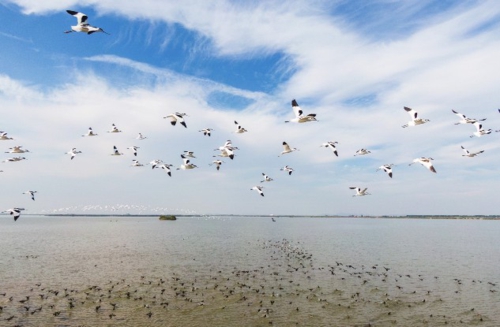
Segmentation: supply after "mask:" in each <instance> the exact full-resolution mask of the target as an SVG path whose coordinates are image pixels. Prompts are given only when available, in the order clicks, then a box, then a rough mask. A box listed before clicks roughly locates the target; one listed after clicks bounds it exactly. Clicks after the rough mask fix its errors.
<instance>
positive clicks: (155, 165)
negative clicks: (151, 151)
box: [149, 159, 163, 169]
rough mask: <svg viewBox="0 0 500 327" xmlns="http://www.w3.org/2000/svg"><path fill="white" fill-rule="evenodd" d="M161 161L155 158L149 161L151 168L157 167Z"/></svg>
mask: <svg viewBox="0 0 500 327" xmlns="http://www.w3.org/2000/svg"><path fill="white" fill-rule="evenodd" d="M162 163H163V161H162V160H160V159H156V160H153V161H151V162H150V163H149V164H150V165H151V169H155V168H156V167H158V168H159V165H161V164H162Z"/></svg>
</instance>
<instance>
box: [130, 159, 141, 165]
mask: <svg viewBox="0 0 500 327" xmlns="http://www.w3.org/2000/svg"><path fill="white" fill-rule="evenodd" d="M142 166H144V165H143V164H141V163H140V162H139V161H138V160H136V159H134V160H132V167H142Z"/></svg>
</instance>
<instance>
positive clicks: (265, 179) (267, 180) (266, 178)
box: [260, 173, 273, 183]
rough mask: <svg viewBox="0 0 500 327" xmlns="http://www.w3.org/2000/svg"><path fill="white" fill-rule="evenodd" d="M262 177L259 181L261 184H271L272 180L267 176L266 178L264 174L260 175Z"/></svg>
mask: <svg viewBox="0 0 500 327" xmlns="http://www.w3.org/2000/svg"><path fill="white" fill-rule="evenodd" d="M262 177H263V178H264V179H263V180H261V181H260V182H261V183H264V182H271V181H273V179H272V178H271V177H269V176H267V175H266V174H264V173H262Z"/></svg>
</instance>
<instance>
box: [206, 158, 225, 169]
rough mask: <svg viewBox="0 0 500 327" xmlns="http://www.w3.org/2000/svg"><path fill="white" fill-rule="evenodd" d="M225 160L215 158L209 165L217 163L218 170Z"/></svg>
mask: <svg viewBox="0 0 500 327" xmlns="http://www.w3.org/2000/svg"><path fill="white" fill-rule="evenodd" d="M223 162H224V161H222V160H214V161H212V163H211V164H209V165H210V166H212V165H215V168H217V170H220V166H221V165H222V163H223Z"/></svg>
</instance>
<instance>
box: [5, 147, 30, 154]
mask: <svg viewBox="0 0 500 327" xmlns="http://www.w3.org/2000/svg"><path fill="white" fill-rule="evenodd" d="M27 152H30V150H27V149H23V146H22V145H16V146H13V147H12V148H9V151H6V152H5V153H27Z"/></svg>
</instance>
